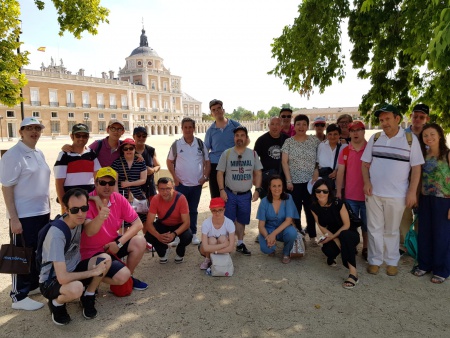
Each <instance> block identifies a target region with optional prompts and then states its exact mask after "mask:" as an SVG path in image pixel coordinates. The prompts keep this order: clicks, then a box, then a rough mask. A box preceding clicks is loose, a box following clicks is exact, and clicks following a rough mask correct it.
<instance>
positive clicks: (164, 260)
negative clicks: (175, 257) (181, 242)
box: [159, 248, 170, 264]
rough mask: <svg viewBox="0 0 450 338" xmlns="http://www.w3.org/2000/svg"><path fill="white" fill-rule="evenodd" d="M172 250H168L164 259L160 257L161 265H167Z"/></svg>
mask: <svg viewBox="0 0 450 338" xmlns="http://www.w3.org/2000/svg"><path fill="white" fill-rule="evenodd" d="M169 253H170V248H167V250H166V254H165V255H164V256H162V257H159V264H166V263H167V261H168V260H169Z"/></svg>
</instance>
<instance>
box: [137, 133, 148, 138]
mask: <svg viewBox="0 0 450 338" xmlns="http://www.w3.org/2000/svg"><path fill="white" fill-rule="evenodd" d="M135 136H136V137H138V138H146V137H147V134H136V135H135Z"/></svg>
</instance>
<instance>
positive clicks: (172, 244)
mask: <svg viewBox="0 0 450 338" xmlns="http://www.w3.org/2000/svg"><path fill="white" fill-rule="evenodd" d="M178 244H180V237H176V238H175V240H174V241H173V242H171V243H170V244H169V245H170V246H177V245H178Z"/></svg>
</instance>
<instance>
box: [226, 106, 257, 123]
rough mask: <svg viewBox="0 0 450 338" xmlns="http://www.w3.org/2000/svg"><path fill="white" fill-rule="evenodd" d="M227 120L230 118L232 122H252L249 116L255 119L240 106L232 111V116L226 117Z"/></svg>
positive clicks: (248, 111)
mask: <svg viewBox="0 0 450 338" xmlns="http://www.w3.org/2000/svg"><path fill="white" fill-rule="evenodd" d="M226 116H227V117H229V118H232V119H233V120H237V121H240V120H243V121H249V120H252V118H251V117H250V116H252V117H253V118H256V117H255V116H254V115H253V113H252V112H251V111H250V110H247V109H245V108H243V107H241V106H239V107H237V108H236V109H234V110H233V114H230V115H226Z"/></svg>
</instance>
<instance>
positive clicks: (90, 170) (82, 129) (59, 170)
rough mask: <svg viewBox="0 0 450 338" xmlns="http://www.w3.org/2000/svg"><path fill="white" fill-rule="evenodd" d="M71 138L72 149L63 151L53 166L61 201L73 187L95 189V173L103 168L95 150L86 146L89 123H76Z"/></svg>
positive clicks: (88, 190) (87, 189)
mask: <svg viewBox="0 0 450 338" xmlns="http://www.w3.org/2000/svg"><path fill="white" fill-rule="evenodd" d="M70 138H71V139H72V145H71V148H72V151H71V152H65V151H61V152H60V153H59V155H58V158H57V159H56V163H55V165H54V167H53V172H54V174H55V184H56V194H57V195H58V200H59V201H62V198H63V196H64V194H65V193H66V192H67V191H69V190H70V189H72V188H81V189H84V190H86V191H87V192H88V193H89V192H91V191H93V190H94V177H95V174H96V173H97V171H98V170H99V169H100V168H101V166H100V163H99V161H98V159H97V155H96V154H95V152H94V151H93V150H92V149H90V148H88V147H86V144H87V142H88V140H89V128H88V126H87V125H85V124H82V123H78V124H75V125H74V126H73V127H72V133H71V134H70Z"/></svg>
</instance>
